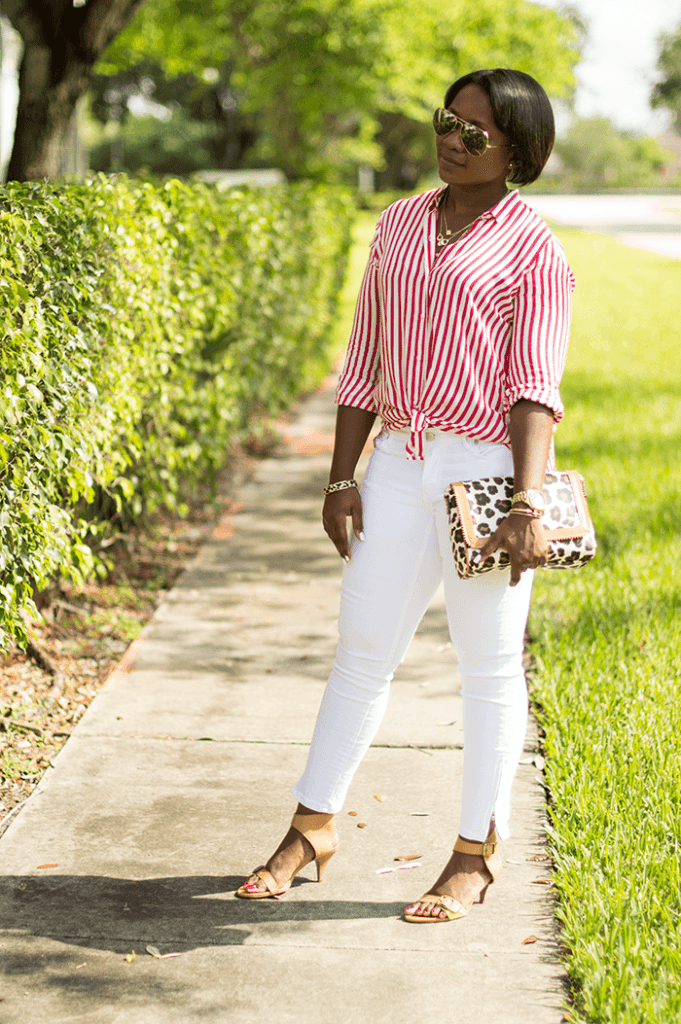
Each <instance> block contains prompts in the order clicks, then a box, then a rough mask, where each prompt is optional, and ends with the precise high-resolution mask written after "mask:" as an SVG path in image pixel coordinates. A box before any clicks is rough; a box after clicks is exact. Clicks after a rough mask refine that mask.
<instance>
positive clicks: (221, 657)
mask: <svg viewBox="0 0 681 1024" xmlns="http://www.w3.org/2000/svg"><path fill="white" fill-rule="evenodd" d="M333 419H334V409H333V405H332V393H331V391H330V390H329V389H328V387H327V389H326V390H325V391H323V392H320V393H319V394H317V395H315V396H313V397H312V398H311V399H310V400H308V401H307V402H306V403H305V404H304V406H303V407H302V409H301V410H300V414H299V415H298V417H297V419H296V420H295V422H294V423H293V425H292V426H291V428H290V430H289V432H288V433H289V441H290V447H289V449H288V450H287V453H286V454H285V455H283V456H281V457H277V458H273V459H269V460H267V461H265V462H263V463H261V464H260V465H259V468H258V471H257V476H256V478H255V480H254V481H253V482H252V483H250V484H248V485H247V486H245V487H244V488H243V493H242V494H241V495H240V497H241V501H242V502H243V505H242V507H240V508H239V507H236V508H235V509H234V510H233V514H232V515H231V516H229V517H226V518H225V521H224V522H223V523H222V524H220V525H219V526H218V527H217V528H216V530H215V531H214V535H213V538H212V539H211V540H209V541H208V543H206V544H205V546H204V547H203V549H202V550H201V552H200V554H199V555H198V557H197V558H196V560H195V562H194V563H193V564H191V565H190V566H189V567H188V569H187V570H186V572H185V573H184V575H183V576H182V577H181V578H180V580H179V581H178V583H177V585H176V586H175V587H174V589H173V590H172V592H171V593H170V594H169V595H168V599H167V601H166V602H165V604H164V605H163V606H162V607H161V608H160V609H159V611H158V612H157V614H156V616H155V618H154V619H153V621H152V622H151V623H150V624H149V625H148V626H147V628H146V629H145V631H144V633H143V635H142V638H141V639H140V640H139V641H137V642H136V643H135V644H134V645H133V647H132V649H131V651H129V652H128V655H127V656H126V658H125V659H124V662H123V663H122V665H121V666H120V667H119V669H118V670H117V671H116V672H115V673H114V674H113V675H112V677H111V678H110V679H109V681H108V683H107V685H106V686H105V688H104V689H103V691H102V692H101V693H100V694H99V695H98V696H97V697H96V699H95V700H94V701H93V703H92V705H91V706H90V708H89V709H88V711H87V712H86V714H85V715H84V716H83V718H82V720H81V721H80V723H79V724H78V727H77V728H76V730H75V732H74V734H73V735H72V737H71V739H70V740H69V741H68V743H67V744H66V746H65V747H64V749H63V750H62V752H61V753H60V754H59V756H58V757H57V759H56V761H55V767H54V768H53V769H51V770H50V771H49V772H48V774H47V775H46V777H45V778H44V779H43V781H42V782H41V784H40V786H39V788H38V789H37V790H36V791H35V792H34V794H33V795H32V797H31V799H30V800H29V801H28V803H27V804H26V806H25V807H24V808H23V809H22V810H21V812H20V813H19V814H18V816H17V818H16V820H15V821H14V823H13V824H12V825H11V827H10V828H9V829H8V830H7V832H6V833H5V834H4V836H3V837H2V839H0V872H1V877H0V911H1V916H0V926H1V929H2V930H1V932H0V986H1V988H0V1021H1V1022H2V1024H47V1022H49V1024H62V1022H64V1024H66V1022H79V1024H80V1022H83V1024H85V1022H88V1024H90V1022H91V1024H190V1022H194V1021H197V1022H198V1021H201V1022H202V1024H222V1022H229V1024H241V1022H243V1024H251V1022H259V1021H267V1022H268V1024H289V1022H291V1024H293V1022H296V1024H298V1022H302V1021H305V1022H308V1024H317V1022H319V1021H324V1022H325V1024H353V1022H362V1024H364V1022H367V1024H382V1022H386V1024H387V1022H390V1024H407V1022H412V1021H414V1020H419V1019H421V1018H422V1017H423V1016H424V1015H427V1016H433V1017H437V1019H439V1020H444V1021H447V1022H461V1024H472V1022H473V1021H474V1022H475V1024H558V1022H559V1021H560V1019H561V1017H562V1010H561V1008H560V1004H561V999H562V998H563V997H564V988H563V973H562V970H561V968H560V965H559V963H558V961H557V958H556V949H557V944H556V931H555V925H554V921H553V918H552V914H551V911H552V903H551V897H550V895H549V894H548V890H547V887H546V885H543V884H533V883H534V882H535V881H536V880H537V879H541V878H546V876H547V875H548V871H547V867H546V864H545V863H543V862H542V861H541V860H539V861H533V860H532V858H533V857H540V856H541V854H542V822H543V818H544V803H543V791H542V788H541V776H540V773H539V772H538V770H537V769H536V768H535V766H534V765H533V764H532V763H530V762H531V758H532V756H533V755H534V754H535V752H536V740H535V735H534V732H533V731H531V732H530V733H529V734H528V739H527V743H526V754H525V757H524V758H523V760H524V761H525V762H526V763H523V764H521V766H520V768H519V771H518V776H517V780H516V784H515V802H514V815H513V820H512V826H513V833H514V834H513V838H512V839H511V840H509V841H508V842H507V843H506V844H505V849H504V851H503V852H504V861H505V870H504V873H503V875H502V877H501V879H500V881H499V882H498V883H497V884H496V885H495V886H493V887H492V889H491V890H490V895H489V897H488V899H487V901H486V903H485V905H484V906H483V907H478V906H476V907H474V908H473V910H472V911H471V913H470V914H469V915H468V917H466V918H465V919H464V920H462V921H457V922H453V923H450V924H443V925H441V926H438V925H433V926H430V927H417V926H414V925H409V924H406V923H405V922H403V921H401V920H400V914H401V912H402V909H403V907H404V906H405V905H406V904H407V903H408V902H410V901H412V900H413V899H415V898H417V897H418V896H420V895H421V893H422V892H424V891H425V890H426V888H427V887H428V885H429V884H431V883H432V882H433V881H434V879H435V878H436V877H437V875H438V873H439V871H440V869H441V866H442V864H443V863H444V862H445V861H446V860H447V858H448V856H449V851H450V849H451V846H452V843H453V840H454V838H455V833H456V823H457V820H458V792H459V784H460V776H461V768H462V752H461V740H462V735H461V707H460V699H459V696H458V683H457V677H456V668H455V662H454V657H453V653H452V650H451V646H450V644H449V638H448V635H447V627H446V621H445V613H444V607H443V603H442V600H441V597H439V596H438V597H436V599H435V601H434V602H433V605H432V606H431V608H430V610H429V611H428V613H427V615H426V617H425V618H424V620H423V622H422V624H421V626H420V628H419V631H418V635H417V637H416V638H415V640H414V642H413V644H412V646H411V648H410V650H409V653H408V655H407V658H406V660H405V663H404V664H403V665H402V666H401V668H400V670H399V672H398V674H397V677H396V681H395V683H394V688H393V693H392V699H391V702H390V706H389V710H388V714H387V716H386V720H385V722H384V724H383V726H382V728H381V731H380V733H379V735H378V737H377V739H376V743H375V745H374V746H373V747H372V749H371V750H370V751H369V754H368V755H367V757H366V759H365V761H364V762H363V764H362V766H361V768H360V771H359V772H358V774H357V777H356V779H355V781H354V783H353V786H352V788H351V791H350V795H349V798H348V803H347V807H346V809H345V811H344V812H343V813H342V814H341V815H340V816H339V832H340V836H341V848H340V852H339V853H338V854H337V856H336V857H335V858H334V859H333V861H332V862H331V864H330V866H329V869H328V872H327V874H326V877H325V880H324V883H323V885H322V886H320V887H318V886H317V885H315V884H310V883H309V881H308V879H310V878H312V877H313V869H312V868H311V867H310V868H307V869H305V871H304V872H303V875H304V876H305V877H300V878H299V880H298V881H297V882H296V884H294V886H293V888H292V889H291V891H290V892H289V893H288V894H287V896H286V897H285V898H283V899H281V900H264V901H257V902H256V901H252V902H247V901H244V900H237V899H235V898H234V895H233V893H234V889H235V888H236V887H237V885H238V884H239V883H240V881H241V880H242V879H243V877H244V875H247V874H249V873H250V871H251V870H252V869H253V868H254V867H255V866H257V865H259V864H261V863H262V861H263V859H264V858H265V857H266V856H267V855H268V854H269V853H270V852H271V850H272V849H273V848H274V846H275V845H276V843H277V842H278V841H279V839H280V838H281V836H282V834H283V832H284V831H285V829H286V827H287V825H288V822H289V820H290V816H291V814H292V813H293V809H294V801H293V798H292V797H291V796H290V793H289V790H290V787H291V784H292V783H293V782H294V781H295V780H296V778H297V777H298V775H299V773H300V771H301V770H302V767H303V764H304V760H305V755H306V743H307V741H308V739H309V736H310V734H311V730H312V727H313V723H314V719H315V715H316V711H317V706H318V703H319V699H320V697H321V693H322V689H323V686H324V682H325V678H326V675H327V673H328V670H329V666H330V663H331V659H332V656H333V651H334V646H335V637H336V615H337V609H338V590H339V580H340V569H341V563H340V560H339V558H338V556H337V555H336V553H335V552H334V550H333V548H332V547H331V544H330V543H329V542H328V540H327V539H326V537H325V535H324V534H323V531H322V528H321V523H320V519H319V513H320V503H321V498H320V495H321V488H322V486H323V484H324V483H325V482H326V479H327V472H328V461H329V455H328V449H329V447H330V440H331V431H332V429H333ZM376 794H379V795H383V796H384V797H385V798H384V799H383V800H381V801H378V800H376V799H375V795H376ZM348 811H356V812H357V816H350V815H349V814H348V813H347V812H348ZM414 812H422V813H421V814H419V815H415V814H414ZM360 822H363V823H366V826H367V827H366V828H358V827H357V826H358V823H360ZM410 854H422V861H421V862H417V863H421V864H422V866H420V867H413V868H410V869H409V870H397V871H393V872H391V873H385V874H380V873H377V872H378V871H379V870H380V869H381V868H385V867H394V866H395V865H396V862H395V860H394V858H395V857H397V856H404V855H410ZM42 865H55V866H53V867H43V866H42ZM529 936H536V937H537V940H538V941H536V942H533V943H530V944H523V940H524V939H526V938H528V937H529ZM147 945H153V946H155V947H157V948H158V949H159V950H160V952H161V953H162V954H167V953H179V954H181V955H180V956H178V957H174V958H169V959H155V958H154V957H152V956H151V955H149V953H147V952H146V951H145V950H146V947H147ZM132 950H135V954H136V958H135V960H134V962H132V963H129V962H127V961H126V959H125V955H126V954H130V953H131V951H132ZM426 1008H427V1009H426Z"/></svg>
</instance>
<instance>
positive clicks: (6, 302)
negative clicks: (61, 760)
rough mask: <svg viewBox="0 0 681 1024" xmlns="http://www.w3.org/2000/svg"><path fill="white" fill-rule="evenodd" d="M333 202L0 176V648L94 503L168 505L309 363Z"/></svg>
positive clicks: (74, 556) (326, 330)
mask: <svg viewBox="0 0 681 1024" xmlns="http://www.w3.org/2000/svg"><path fill="white" fill-rule="evenodd" d="M352 217H353V206H352V203H351V202H350V200H349V198H348V197H347V196H346V195H344V194H343V193H340V192H337V191H333V190H329V189H324V188H321V187H315V186H311V185H295V186H286V187H282V188H277V189H270V190H262V191H261V190H251V189H247V188H234V189H231V190H228V191H226V192H222V193H220V192H218V191H217V190H216V189H214V188H212V187H209V186H204V185H198V184H197V185H187V184H183V183H181V182H179V181H170V182H167V183H166V184H163V185H154V184H151V183H140V182H134V181H132V180H129V179H126V178H117V179H115V180H110V179H106V178H100V179H98V180H95V181H93V182H90V183H88V184H85V185H76V186H67V187H63V186H62V187H55V186H49V185H48V186H46V185H42V184H41V185H38V184H33V183H31V184H21V185H20V184H12V185H9V186H7V187H6V188H4V189H0V318H1V319H0V337H1V338H2V341H1V342H0V345H1V348H0V382H1V383H0V646H2V644H3V642H6V640H7V638H8V637H12V636H14V637H18V638H19V639H21V638H22V637H23V636H24V633H23V626H22V620H21V612H22V609H30V608H31V595H32V594H33V593H34V590H35V589H36V588H38V589H40V588H43V587H44V586H45V585H46V584H47V583H48V581H50V580H51V579H53V578H54V577H55V576H57V575H58V574H60V573H64V574H66V575H70V576H71V577H73V578H76V579H78V578H80V577H82V575H83V574H85V573H87V572H89V571H90V570H91V568H92V566H93V556H92V553H91V548H90V546H89V545H88V544H87V543H86V541H87V540H88V539H91V534H92V532H93V525H92V522H93V519H95V520H96V518H97V513H98V512H99V513H100V514H101V513H102V506H106V505H108V506H110V507H114V508H116V507H117V508H118V509H119V510H120V511H121V512H124V513H126V514H127V515H129V516H138V515H140V514H141V513H143V512H145V511H149V510H151V509H153V508H154V507H157V506H159V505H161V504H163V505H169V506H171V507H172V506H174V505H177V503H178V502H179V501H180V500H181V493H182V492H186V488H187V487H188V485H191V483H192V482H194V481H196V480H199V479H206V477H207V476H209V475H210V474H214V472H215V471H216V469H217V468H218V467H219V466H220V465H222V464H223V463H224V461H225V453H226V448H227V446H228V445H229V443H230V441H231V440H232V439H234V437H235V436H238V433H239V431H241V430H243V429H244V428H245V427H246V426H247V424H248V423H249V422H250V421H251V420H252V419H253V418H254V417H256V416H260V415H271V414H274V413H276V412H279V411H281V410H282V409H283V408H285V407H286V405H287V404H288V403H290V401H291V399H292V397H293V396H294V395H295V394H296V392H298V391H300V389H301V388H304V387H307V386H310V385H311V384H313V383H315V382H316V381H317V380H318V379H319V376H320V374H321V373H322V372H323V369H324V367H325V365H326V363H325V356H326V352H327V348H328V343H329V338H330V334H331V327H332V323H333V317H334V310H335V306H336V300H337V296H338V292H339V289H340V287H341V284H342V280H343V276H344V271H345V264H346V257H347V251H348V247H349V238H350V227H351V222H352Z"/></svg>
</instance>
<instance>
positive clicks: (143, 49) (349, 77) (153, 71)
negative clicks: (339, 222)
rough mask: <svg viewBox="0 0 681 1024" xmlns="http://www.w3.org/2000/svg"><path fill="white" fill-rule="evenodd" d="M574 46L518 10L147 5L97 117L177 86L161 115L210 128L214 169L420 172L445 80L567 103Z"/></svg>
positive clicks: (207, 0)
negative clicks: (486, 81) (389, 166)
mask: <svg viewBox="0 0 681 1024" xmlns="http://www.w3.org/2000/svg"><path fill="white" fill-rule="evenodd" d="M579 46H580V30H579V25H578V24H577V23H576V21H575V20H574V19H573V18H572V17H571V16H570V15H569V14H564V13H558V12H556V11H553V10H550V9H548V8H546V7H543V6H539V5H537V4H534V3H530V2H528V0H476V2H475V3H471V2H470V0H401V2H400V3H398V2H397V0H283V2H282V0H233V2H231V3H225V2H224V0H146V2H145V3H144V4H143V5H142V7H141V8H140V9H139V10H138V12H137V14H136V16H135V17H134V19H133V20H132V21H131V23H130V24H129V26H128V27H127V29H126V30H125V31H124V32H122V33H121V35H120V36H119V37H118V38H117V39H116V40H115V42H114V43H113V44H112V45H111V46H110V47H109V49H108V51H107V52H106V54H105V55H104V58H103V59H102V60H101V61H100V63H99V65H98V67H97V68H96V71H97V73H98V76H99V77H98V80H97V84H98V97H99V100H98V105H96V110H97V112H98V113H99V116H100V117H102V119H104V118H105V117H106V116H107V109H106V105H105V98H106V96H107V95H108V96H109V97H111V96H114V97H116V96H118V97H119V99H118V100H116V103H118V105H119V107H120V97H121V96H123V97H125V95H126V90H127V95H129V92H130V90H131V89H133V88H135V87H136V88H138V89H139V91H140V92H144V89H145V88H146V89H147V92H149V82H151V83H152V90H151V94H152V95H153V98H154V99H156V100H158V101H159V102H166V100H165V98H164V97H166V96H168V95H170V93H172V92H173V88H174V85H173V83H175V84H177V83H178V82H181V83H182V93H181V95H180V96H177V95H176V96H175V97H174V99H173V100H172V101H171V107H172V106H174V107H175V108H178V107H181V108H182V109H183V111H184V113H185V115H189V116H190V117H191V118H193V119H198V120H202V119H208V120H211V121H212V140H213V159H214V160H218V161H219V163H217V164H216V163H213V166H216V165H217V166H220V165H223V166H239V165H244V164H245V163H248V162H251V163H255V164H258V163H259V164H261V165H262V164H263V163H269V164H271V165H275V166H278V167H281V168H282V169H283V170H284V171H285V172H286V174H287V175H288V176H289V178H298V177H301V176H308V177H309V176H312V177H327V178H329V177H331V178H333V177H334V176H338V174H339V173H341V169H342V168H344V167H347V166H348V165H349V164H353V163H354V164H356V163H369V164H371V165H372V166H374V167H375V168H377V169H381V168H382V167H383V166H385V163H386V156H387V155H389V154H390V152H391V147H392V149H393V150H394V152H395V156H394V157H393V158H392V159H393V160H398V159H399V161H401V163H402V164H404V163H405V162H406V163H409V162H410V161H411V162H412V163H415V165H417V167H416V169H417V170H419V171H421V172H422V171H423V169H424V167H423V166H421V165H423V164H424V163H425V164H428V162H429V161H430V160H431V159H432V158H431V156H430V153H431V151H432V146H431V145H430V138H429V135H428V134H427V133H428V127H427V125H428V122H429V119H430V115H431V113H432V110H433V108H434V107H435V106H438V105H439V104H440V103H441V102H442V97H443V94H444V91H445V89H446V88H447V86H448V85H449V84H450V83H451V82H452V81H453V80H454V79H455V78H457V77H458V76H459V75H461V74H465V73H466V72H468V71H471V70H474V69H475V68H479V67H498V66H503V67H515V68H518V69H519V70H522V71H526V72H528V73H529V74H532V75H534V77H535V78H537V79H538V80H539V81H540V82H541V83H542V85H543V86H544V87H545V88H546V90H547V92H548V93H549V94H550V95H552V96H554V97H561V98H563V99H569V97H570V96H571V94H572V90H573V89H574V84H575V82H574V77H573V68H574V65H575V64H576V62H577V61H578V60H579ZM121 89H122V91H121ZM192 104H193V105H194V109H193V111H192V110H191V109H190V108H191V106H192ZM201 104H203V114H202V115H201V116H199V114H198V112H197V107H198V106H201ZM109 106H111V104H110V105H109ZM216 126H217V129H216ZM167 130H168V131H169V130H170V129H167ZM159 131H161V129H159ZM216 132H217V134H216ZM239 132H240V133H241V135H240V142H239V141H235V133H239ZM209 134H210V133H209ZM218 137H219V138H220V140H221V141H220V142H219V143H218V142H216V139H217V138H218ZM426 139H427V142H428V144H427V145H426ZM206 145H207V147H208V149H209V150H210V149H211V142H210V140H207V141H206Z"/></svg>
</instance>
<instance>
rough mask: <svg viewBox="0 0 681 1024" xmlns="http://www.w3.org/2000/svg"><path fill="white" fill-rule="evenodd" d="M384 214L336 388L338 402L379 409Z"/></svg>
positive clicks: (377, 231) (374, 409)
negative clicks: (377, 398)
mask: <svg viewBox="0 0 681 1024" xmlns="http://www.w3.org/2000/svg"><path fill="white" fill-rule="evenodd" d="M382 222H383V215H381V217H380V219H379V221H378V224H377V226H376V232H375V234H374V238H373V241H372V243H371V248H370V251H369V262H368V263H367V267H366V270H365V271H364V277H363V278H362V285H361V288H360V290H359V296H358V298H357V305H356V307H355V317H354V320H353V324H352V331H351V334H350V341H349V343H348V350H347V354H346V357H345V365H344V366H343V372H342V373H341V375H340V378H339V380H338V387H337V388H336V403H337V404H338V405H352V406H355V407H357V408H360V409H367V410H368V411H369V412H375V411H376V405H375V401H374V391H375V388H376V385H377V383H378V377H379V365H380V364H379V357H380V346H381V337H380V334H381V301H380V285H379V267H378V264H379V259H380V254H381V229H382Z"/></svg>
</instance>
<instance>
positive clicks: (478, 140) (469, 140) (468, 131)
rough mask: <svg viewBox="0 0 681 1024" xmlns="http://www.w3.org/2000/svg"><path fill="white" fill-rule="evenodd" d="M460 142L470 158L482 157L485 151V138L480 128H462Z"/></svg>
mask: <svg viewBox="0 0 681 1024" xmlns="http://www.w3.org/2000/svg"><path fill="white" fill-rule="evenodd" d="M461 141H462V142H463V144H464V146H465V147H466V149H467V150H468V152H469V153H470V154H471V156H482V154H483V153H484V152H485V150H486V149H487V136H486V135H485V133H484V132H483V131H481V129H480V128H469V127H468V126H467V127H465V128H462V129H461Z"/></svg>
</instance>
